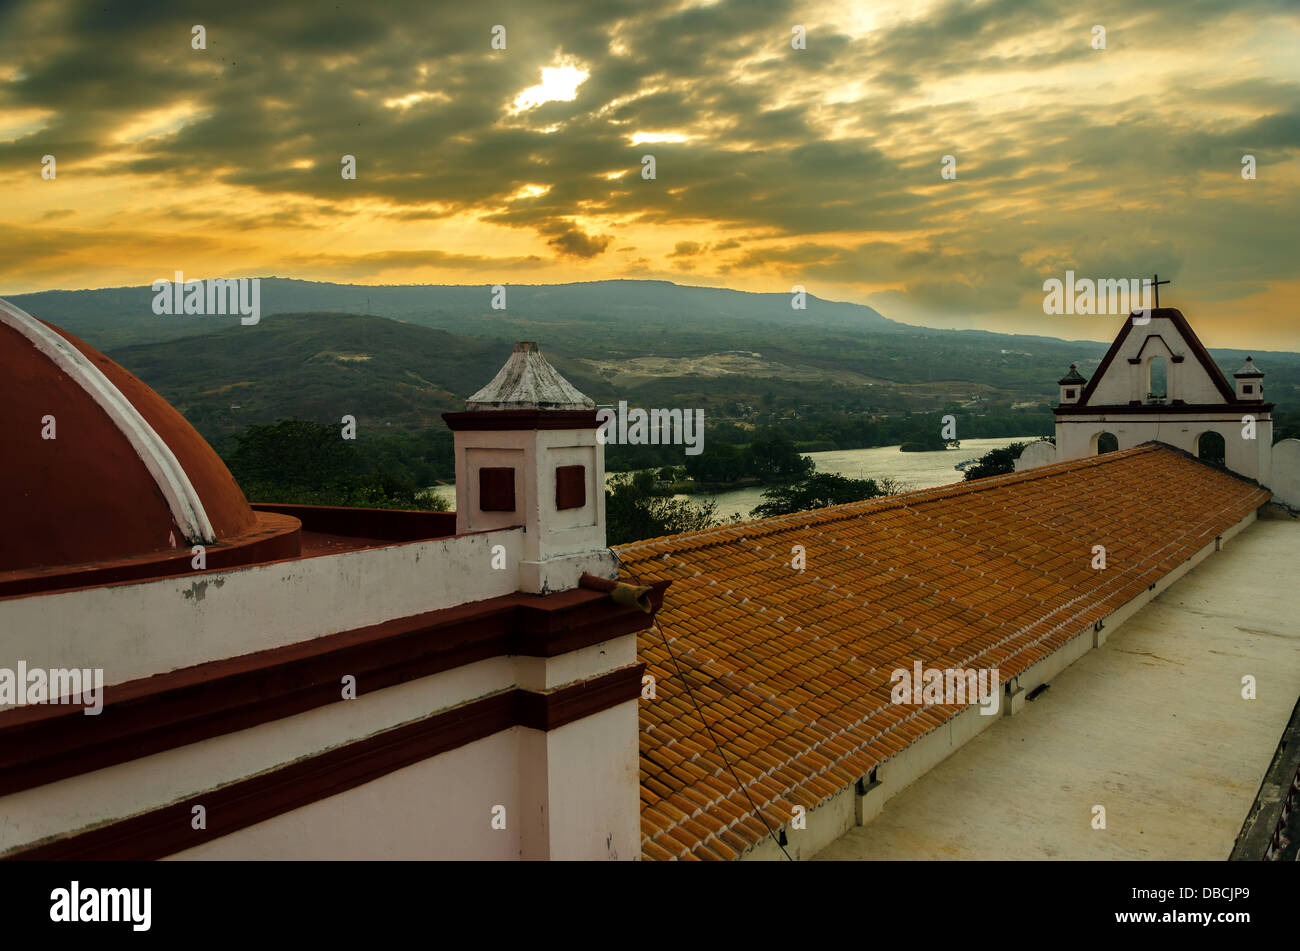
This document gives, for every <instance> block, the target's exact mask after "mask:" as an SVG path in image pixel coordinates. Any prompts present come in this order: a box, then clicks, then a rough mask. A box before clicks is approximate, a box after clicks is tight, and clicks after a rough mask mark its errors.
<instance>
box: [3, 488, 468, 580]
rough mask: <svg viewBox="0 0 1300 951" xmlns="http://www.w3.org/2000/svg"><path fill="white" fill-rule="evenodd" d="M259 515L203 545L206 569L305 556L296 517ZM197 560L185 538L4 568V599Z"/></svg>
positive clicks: (149, 573)
mask: <svg viewBox="0 0 1300 951" xmlns="http://www.w3.org/2000/svg"><path fill="white" fill-rule="evenodd" d="M256 519H257V523H256V524H255V525H254V527H253V528H252V529H251V530H249V531H247V532H245V533H244V534H242V535H236V536H234V537H232V538H223V539H219V540H217V541H215V542H213V543H212V544H210V545H207V546H205V554H204V557H205V558H206V559H207V570H209V571H216V570H218V569H223V568H243V567H246V566H248V565H255V564H259V563H261V562H266V561H278V560H280V559H282V558H297V557H298V556H299V555H300V554H301V552H302V532H301V526H300V525H299V522H298V519H296V518H290V517H288V516H286V515H283V514H279V513H277V512H275V511H271V510H267V511H265V512H264V513H259V514H256ZM453 533H454V532H453ZM193 559H194V555H193V553H192V551H191V548H190V545H189V543H188V542H186V543H184V544H183V545H182V546H181V547H180V548H177V549H171V550H168V551H166V552H149V553H147V554H143V555H134V556H131V557H128V558H118V559H113V560H110V561H103V562H97V563H94V564H91V565H60V566H57V567H52V568H33V569H26V570H23V571H5V572H0V598H7V597H11V596H17V595H24V594H35V593H37V592H40V591H58V590H65V589H69V588H87V587H97V586H99V585H106V584H115V583H117V582H119V581H138V580H143V579H146V578H149V579H152V578H163V577H169V576H172V575H182V574H187V573H191V572H193V571H194V565H193Z"/></svg>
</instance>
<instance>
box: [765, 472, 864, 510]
mask: <svg viewBox="0 0 1300 951" xmlns="http://www.w3.org/2000/svg"><path fill="white" fill-rule="evenodd" d="M884 494H885V493H884V492H883V491H882V490H881V488H880V486H879V485H878V484H877V483H876V480H874V479H848V478H845V477H844V476H842V475H835V474H834V473H832V472H817V473H814V474H812V475H810V476H808V477H807V478H806V479H802V480H801V481H799V482H791V483H787V484H784V485H775V486H772V487H771V488H770V489H767V490H766V491H765V492H764V493H763V499H764V500H765V501H764V502H763V503H762V504H761V505H758V506H756V507H755V508H754V515H756V516H757V517H759V518H769V517H770V516H773V515H788V514H790V513H791V512H807V511H808V510H810V509H820V508H825V507H826V506H828V505H841V504H843V503H845V502H860V501H862V500H863V499H874V498H876V497H877V496H881V495H884Z"/></svg>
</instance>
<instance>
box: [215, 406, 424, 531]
mask: <svg viewBox="0 0 1300 951" xmlns="http://www.w3.org/2000/svg"><path fill="white" fill-rule="evenodd" d="M234 439H235V443H236V448H235V450H234V451H233V452H232V453H230V455H229V456H228V457H227V459H226V464H227V465H228V466H229V467H230V472H231V474H232V475H233V476H234V477H235V480H236V481H237V482H238V483H239V485H240V488H242V489H243V490H244V494H245V495H246V496H248V497H249V498H250V499H253V500H254V501H259V502H282V503H291V504H300V505H337V506H358V507H363V508H410V509H426V510H430V509H431V510H434V511H441V510H444V509H445V508H446V503H445V502H443V500H442V499H441V498H439V497H437V496H431V495H425V494H424V493H423V492H422V491H420V490H419V489H418V488H417V487H416V484H415V480H414V478H413V476H412V474H411V472H410V471H409V470H408V469H407V468H406V467H405V466H404V465H402V464H400V463H398V462H395V461H394V460H393V459H391V458H385V457H384V454H383V453H377V454H376V456H375V458H367V457H364V456H363V455H362V452H361V450H360V449H358V447H357V444H356V443H354V442H352V441H351V440H345V439H343V437H342V433H341V431H340V429H339V427H338V426H334V425H330V424H328V423H316V422H312V421H310V420H304V419H281V420H278V421H277V422H275V423H272V424H269V425H253V426H249V427H248V428H247V429H246V430H244V432H242V433H239V434H237V435H236V436H235V437H234Z"/></svg>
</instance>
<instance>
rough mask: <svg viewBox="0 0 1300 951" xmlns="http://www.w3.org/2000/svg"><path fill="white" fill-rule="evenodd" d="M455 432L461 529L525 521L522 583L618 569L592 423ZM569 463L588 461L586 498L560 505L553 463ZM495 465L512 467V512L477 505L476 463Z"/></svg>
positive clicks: (555, 583)
mask: <svg viewBox="0 0 1300 951" xmlns="http://www.w3.org/2000/svg"><path fill="white" fill-rule="evenodd" d="M485 412H486V411H485ZM455 440H456V531H457V532H472V531H483V530H487V529H493V528H499V527H502V526H506V525H523V526H524V533H523V540H522V545H521V548H520V558H521V559H522V561H521V564H520V575H519V579H520V582H519V587H520V590H522V591H531V592H540V593H549V592H552V591H564V590H567V589H570V588H573V587H575V586H576V585H577V583H578V579H579V578H580V577H581V576H582V574H583V572H590V573H591V574H594V575H599V576H601V577H606V578H613V577H616V576H617V573H618V566H617V562H616V561H615V560H614V558H613V556H612V555H611V554H610V552H609V550H608V549H607V548H606V546H605V451H604V447H603V446H601V445H599V444H598V443H597V441H596V431H595V429H594V428H593V429H591V430H585V429H555V430H547V429H542V430H505V431H493V430H459V431H457V432H456V434H455ZM572 465H581V466H582V467H583V468H584V469H585V475H586V504H584V505H583V506H582V507H581V508H574V509H565V510H563V511H561V510H559V509H557V508H556V506H555V470H556V469H557V468H558V467H559V466H572ZM495 466H508V467H510V468H513V469H514V470H515V511H513V512H484V511H483V510H482V509H481V508H480V507H479V470H480V469H483V468H488V467H495ZM543 526H545V530H543Z"/></svg>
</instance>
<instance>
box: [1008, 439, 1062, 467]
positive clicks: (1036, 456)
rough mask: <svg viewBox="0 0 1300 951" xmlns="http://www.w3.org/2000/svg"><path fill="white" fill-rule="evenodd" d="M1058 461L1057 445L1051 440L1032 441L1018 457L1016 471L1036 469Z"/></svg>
mask: <svg viewBox="0 0 1300 951" xmlns="http://www.w3.org/2000/svg"><path fill="white" fill-rule="evenodd" d="M1053 462H1056V447H1055V446H1053V445H1052V444H1051V443H1050V442H1031V443H1030V444H1029V445H1028V446H1026V447H1025V448H1024V451H1023V452H1021V453H1020V457H1019V458H1018V459H1016V471H1017V472H1023V471H1025V470H1026V469H1034V468H1036V467H1038V466H1046V465H1050V464H1051V463H1053Z"/></svg>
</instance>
